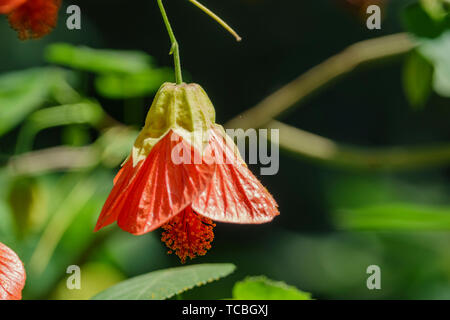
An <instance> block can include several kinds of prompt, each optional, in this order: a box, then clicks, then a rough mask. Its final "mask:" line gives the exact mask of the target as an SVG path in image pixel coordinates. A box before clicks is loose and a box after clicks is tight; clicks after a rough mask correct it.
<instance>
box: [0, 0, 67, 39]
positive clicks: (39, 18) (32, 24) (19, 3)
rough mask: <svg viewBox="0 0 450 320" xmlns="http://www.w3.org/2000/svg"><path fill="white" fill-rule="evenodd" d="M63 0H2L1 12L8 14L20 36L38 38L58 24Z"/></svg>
mask: <svg viewBox="0 0 450 320" xmlns="http://www.w3.org/2000/svg"><path fill="white" fill-rule="evenodd" d="M60 5H61V0H0V13H3V14H8V18H9V23H10V24H11V27H12V28H13V29H14V30H16V31H17V32H18V34H19V38H20V39H22V40H26V39H37V38H41V37H43V36H45V35H46V34H48V33H50V32H51V31H52V30H53V28H55V26H56V22H57V19H58V10H59V7H60Z"/></svg>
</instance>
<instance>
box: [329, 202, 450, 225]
mask: <svg viewBox="0 0 450 320" xmlns="http://www.w3.org/2000/svg"><path fill="white" fill-rule="evenodd" d="M336 222H337V225H338V227H339V228H341V229H346V230H348V229H350V230H414V231H419V230H450V208H446V207H432V206H425V205H417V204H409V203H390V204H380V205H374V206H368V207H362V208H358V209H347V210H339V211H338V212H337V214H336Z"/></svg>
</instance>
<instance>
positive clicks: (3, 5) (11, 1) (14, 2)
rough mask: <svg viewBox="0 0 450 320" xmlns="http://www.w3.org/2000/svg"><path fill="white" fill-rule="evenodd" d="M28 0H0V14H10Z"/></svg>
mask: <svg viewBox="0 0 450 320" xmlns="http://www.w3.org/2000/svg"><path fill="white" fill-rule="evenodd" d="M25 1H27V0H0V14H8V13H10V12H11V11H13V10H14V9H16V8H17V7H19V6H21V5H22V4H23V3H24V2H25Z"/></svg>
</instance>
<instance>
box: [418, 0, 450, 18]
mask: <svg viewBox="0 0 450 320" xmlns="http://www.w3.org/2000/svg"><path fill="white" fill-rule="evenodd" d="M420 4H421V5H422V8H423V9H424V10H425V11H426V13H427V14H428V15H429V16H430V17H431V18H432V19H433V20H436V21H442V20H443V19H445V16H446V15H447V11H446V10H445V7H444V2H443V0H420Z"/></svg>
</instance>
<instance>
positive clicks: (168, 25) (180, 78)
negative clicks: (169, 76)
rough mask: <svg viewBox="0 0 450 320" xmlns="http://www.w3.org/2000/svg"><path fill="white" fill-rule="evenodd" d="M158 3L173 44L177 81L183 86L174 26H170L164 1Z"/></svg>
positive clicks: (172, 50)
mask: <svg viewBox="0 0 450 320" xmlns="http://www.w3.org/2000/svg"><path fill="white" fill-rule="evenodd" d="M157 1H158V6H159V10H160V11H161V15H162V17H163V20H164V24H165V25H166V29H167V33H168V34H169V38H170V42H171V43H172V47H171V49H170V54H172V55H173V61H174V65H175V81H176V83H177V84H181V83H182V82H183V75H182V73H181V61H180V49H179V46H178V42H177V39H176V38H175V34H174V33H173V30H172V26H171V25H170V22H169V18H168V17H167V13H166V10H165V9H164V6H163V4H162V0H157Z"/></svg>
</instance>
